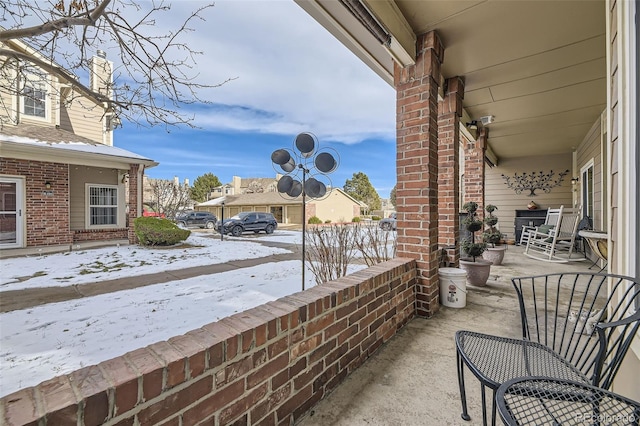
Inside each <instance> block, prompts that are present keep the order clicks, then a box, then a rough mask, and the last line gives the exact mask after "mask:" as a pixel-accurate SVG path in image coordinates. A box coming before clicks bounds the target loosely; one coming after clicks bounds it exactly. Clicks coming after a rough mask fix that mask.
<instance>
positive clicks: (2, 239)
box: [0, 177, 24, 248]
mask: <svg viewBox="0 0 640 426" xmlns="http://www.w3.org/2000/svg"><path fill="white" fill-rule="evenodd" d="M23 203H24V180H23V179H19V178H5V177H0V248H16V247H24V211H23Z"/></svg>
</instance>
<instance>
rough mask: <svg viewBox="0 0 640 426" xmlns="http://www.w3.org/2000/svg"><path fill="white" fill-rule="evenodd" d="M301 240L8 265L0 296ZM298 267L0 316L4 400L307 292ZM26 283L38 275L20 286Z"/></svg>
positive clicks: (125, 250)
mask: <svg viewBox="0 0 640 426" xmlns="http://www.w3.org/2000/svg"><path fill="white" fill-rule="evenodd" d="M300 235H301V234H300V232H295V231H276V233H275V234H273V235H272V236H265V237H260V238H259V239H246V240H240V241H238V240H234V241H230V240H225V241H224V242H221V241H220V239H219V238H214V237H206V236H198V235H194V236H192V237H189V239H188V240H187V242H189V243H190V244H193V245H194V246H195V247H192V248H179V249H144V248H141V247H138V246H122V247H112V248H102V249H93V250H81V251H77V252H72V253H65V254H51V255H43V256H36V257H29V258H20V259H4V260H1V261H0V266H1V267H2V271H3V272H2V280H1V281H0V282H1V283H2V284H1V285H0V290H3V291H5V290H9V289H11V290H16V289H20V288H35V287H45V286H52V285H55V286H70V285H73V284H78V283H81V282H98V281H100V280H109V279H113V278H116V277H122V276H129V277H131V276H135V275H139V274H148V273H153V272H158V271H162V270H168V269H179V268H185V267H191V266H198V265H207V264H212V263H223V262H227V261H230V260H239V259H246V258H254V257H263V256H268V255H270V254H276V253H285V252H287V250H283V249H276V248H269V247H265V246H262V245H260V244H258V243H257V241H267V240H269V241H279V242H289V243H296V244H297V243H298V242H299V241H300ZM174 259H176V260H174ZM97 262H101V263H102V264H103V265H105V266H104V268H103V269H104V271H102V272H95V273H90V274H81V273H80V271H82V270H83V269H84V268H89V267H90V266H91V265H96V264H97ZM116 262H117V263H116ZM265 262H268V259H265ZM118 263H125V264H127V265H129V266H126V267H124V266H123V267H118V266H117V265H118ZM114 265H116V266H114ZM131 265H132V266H131ZM300 266H301V262H300V261H285V262H277V263H266V264H264V265H259V266H255V267H250V268H243V269H239V270H237V271H231V272H223V273H219V274H212V275H205V276H199V277H194V278H189V279H184V280H178V281H172V282H168V283H163V284H156V285H150V286H146V287H141V288H136V289H132V290H124V291H119V292H114V293H108V294H102V295H99V296H93V297H86V298H82V299H74V300H70V301H66V302H59V303H50V304H47V305H42V306H37V307H33V308H29V309H23V310H17V311H12V312H7V313H3V314H0V376H1V377H2V379H1V380H0V396H4V395H6V394H9V393H11V392H14V391H16V390H18V389H21V388H25V387H29V386H34V385H37V384H38V383H40V382H42V381H44V380H47V379H49V378H52V377H55V376H58V375H61V374H66V373H69V372H71V371H74V370H76V369H79V368H81V367H83V366H87V365H93V364H97V363H99V362H101V361H104V360H107V359H110V358H113V357H116V356H120V355H123V354H125V353H126V352H129V351H132V350H134V349H137V348H139V347H144V346H146V345H149V344H151V343H155V342H158V341H161V340H167V339H168V338H170V337H173V336H177V335H180V334H184V333H185V332H187V331H190V330H193V329H196V328H199V327H201V326H203V325H205V324H208V323H210V322H213V321H217V320H219V319H221V318H224V317H226V316H228V315H231V314H233V313H235V312H241V311H243V310H246V309H249V308H251V307H254V306H257V305H260V304H263V303H266V302H268V301H270V300H275V299H277V298H279V297H283V296H286V295H288V294H292V293H295V292H297V291H300V289H301V284H302V283H301V274H300ZM361 268H364V266H363V265H357V266H354V267H353V268H352V271H356V270H358V269H361ZM28 276H33V278H30V279H26V280H24V278H21V279H23V281H21V280H20V279H18V277H28ZM305 278H306V279H305V281H306V284H305V287H306V288H309V287H311V286H313V285H315V283H314V280H313V274H312V273H311V272H310V271H309V270H307V272H306V274H305Z"/></svg>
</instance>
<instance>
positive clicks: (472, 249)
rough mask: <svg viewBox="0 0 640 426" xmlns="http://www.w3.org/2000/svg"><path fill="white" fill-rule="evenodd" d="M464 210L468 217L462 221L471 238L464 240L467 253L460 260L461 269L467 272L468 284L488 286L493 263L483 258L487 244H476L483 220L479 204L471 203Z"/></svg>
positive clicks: (463, 244) (462, 245)
mask: <svg viewBox="0 0 640 426" xmlns="http://www.w3.org/2000/svg"><path fill="white" fill-rule="evenodd" d="M462 208H463V209H464V210H465V211H466V212H467V217H465V218H464V219H463V221H462V224H463V225H464V226H465V228H466V229H467V231H469V234H470V235H469V236H468V237H467V238H465V239H464V240H462V244H461V248H462V251H463V252H464V253H466V256H469V257H465V258H460V267H461V268H462V269H464V270H466V271H467V282H468V283H469V284H471V285H475V286H485V285H487V280H488V279H489V273H490V272H491V262H489V261H487V260H484V259H483V258H482V257H481V256H482V253H483V252H484V251H485V249H486V248H487V243H486V242H484V241H482V242H476V236H475V234H476V232H478V231H479V230H481V229H482V220H480V219H478V215H477V210H478V203H476V202H473V201H469V202H468V203H465V204H464V205H463V206H462Z"/></svg>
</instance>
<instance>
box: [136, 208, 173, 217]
mask: <svg viewBox="0 0 640 426" xmlns="http://www.w3.org/2000/svg"><path fill="white" fill-rule="evenodd" d="M142 216H144V217H161V218H163V219H164V218H166V217H167V216H166V215H165V214H164V213H158V212H154V211H152V210H147V209H142Z"/></svg>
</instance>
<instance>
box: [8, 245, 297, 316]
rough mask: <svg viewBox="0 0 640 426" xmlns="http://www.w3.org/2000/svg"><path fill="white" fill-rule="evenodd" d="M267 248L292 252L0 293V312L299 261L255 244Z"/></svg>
mask: <svg viewBox="0 0 640 426" xmlns="http://www.w3.org/2000/svg"><path fill="white" fill-rule="evenodd" d="M256 242H257V243H259V244H263V245H265V246H269V247H279V248H284V249H287V250H291V251H292V253H285V254H277V255H272V256H267V257H259V258H255V259H243V260H235V261H231V262H226V263H218V264H214V265H207V266H195V267H190V268H185V269H177V270H172V271H164V272H157V273H154V274H146V275H137V276H133V277H127V278H118V279H113V280H105V281H99V282H94V283H87V284H77V285H73V286H67V287H39V288H32V289H23V290H11V291H0V313H4V312H9V311H15V310H19V309H28V308H32V307H34V306H39V305H45V304H47V303H55V302H63V301H65V300H73V299H79V298H82V297H91V296H96V295H99V294H106V293H114V292H117V291H121V290H129V289H133V288H138V287H145V286H148V285H154V284H162V283H166V282H169V281H176V280H183V279H186V278H192V277H197V276H201V275H210V274H218V273H221V272H228V271H232V270H236V269H240V268H249V267H252V266H256V265H261V264H264V263H272V262H283V261H287V260H299V259H301V258H300V253H299V250H298V249H299V247H298V246H297V245H296V244H288V243H277V242H269V241H264V242H263V241H256Z"/></svg>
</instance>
